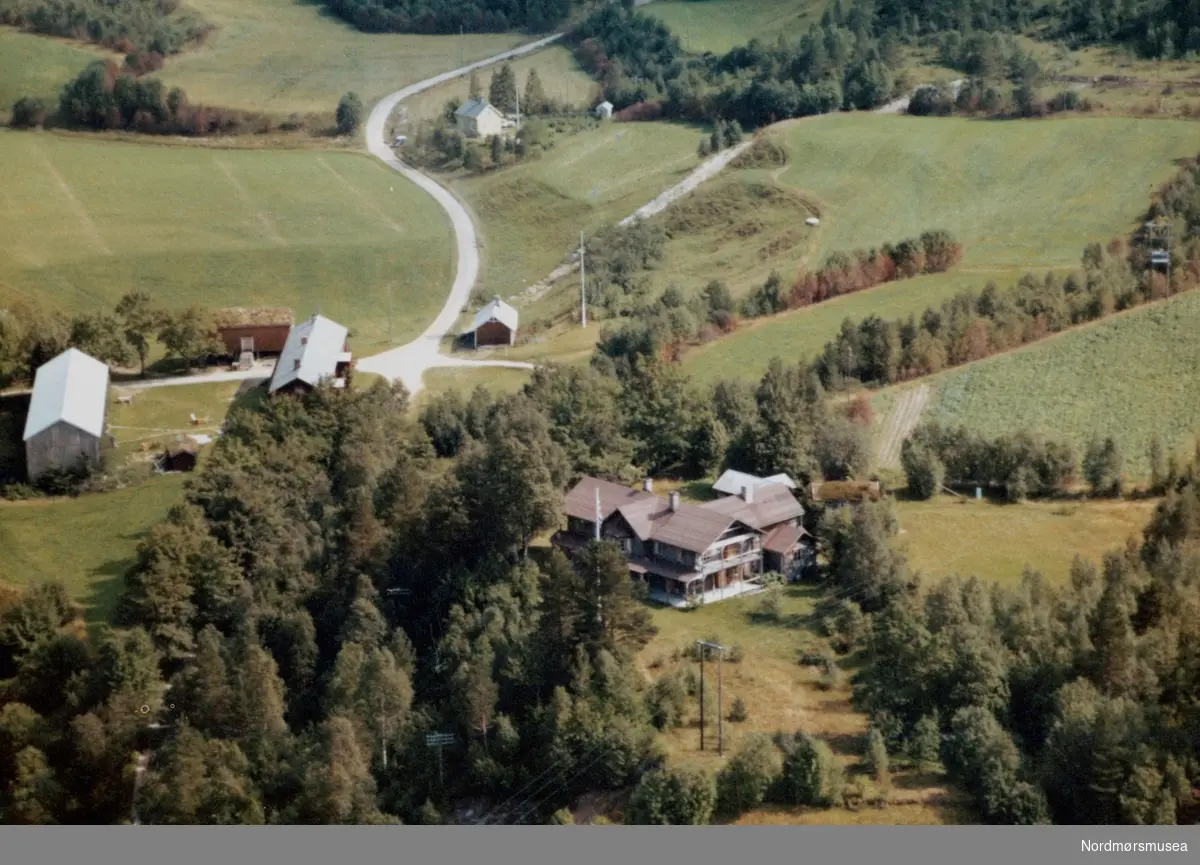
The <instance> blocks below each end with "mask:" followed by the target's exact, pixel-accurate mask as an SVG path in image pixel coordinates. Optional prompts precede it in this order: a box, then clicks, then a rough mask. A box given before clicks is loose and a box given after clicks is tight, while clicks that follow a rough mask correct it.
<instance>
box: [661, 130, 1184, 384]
mask: <svg viewBox="0 0 1200 865" xmlns="http://www.w3.org/2000/svg"><path fill="white" fill-rule="evenodd" d="M775 134H777V135H781V136H783V138H784V140H785V143H786V145H787V147H788V149H789V151H790V154H791V161H790V163H789V165H788V167H787V169H786V170H784V171H783V172H781V173H780V174H779V181H780V182H781V183H784V184H787V185H790V186H792V187H793V188H795V189H796V190H797V191H799V192H800V193H801V194H802V195H804V197H805V198H806V199H807V200H809V201H812V202H813V203H815V204H816V205H817V206H818V207H819V208H820V210H821V226H820V229H819V231H818V232H816V233H815V236H814V239H813V241H812V242H813V252H812V253H811V255H810V258H809V266H810V267H816V266H819V265H820V264H821V263H822V262H823V261H824V259H825V258H826V257H827V256H828V255H829V253H831V252H834V251H837V250H852V249H855V248H867V247H871V246H878V245H879V244H881V243H883V242H885V241H898V240H902V239H904V238H907V237H914V236H916V235H919V234H920V233H921V232H922V231H926V230H928V229H933V228H945V229H948V230H950V231H952V232H954V234H955V235H956V236H957V237H958V239H959V240H960V241H961V242H962V243H963V245H964V256H963V262H962V264H960V265H959V266H958V267H956V268H955V269H954V270H953V271H951V272H950V273H947V274H938V275H935V276H928V277H922V278H919V279H914V280H908V281H903V282H897V283H892V284H890V285H886V286H882V287H879V288H876V289H873V290H870V291H866V292H860V293H858V294H855V295H851V296H849V297H846V298H843V299H841V300H839V301H834V302H833V303H832V304H819V305H817V306H816V307H813V308H811V309H807V310H800V311H797V312H793V313H789V314H785V315H782V316H778V317H775V318H772V319H768V320H766V321H763V322H760V323H755V324H754V325H752V326H750V327H746V328H743V329H742V330H740V331H739V332H738V333H735V334H733V335H732V336H730V337H727V338H725V339H722V340H720V341H718V342H715V343H711V344H709V345H707V346H704V347H703V348H700V349H697V350H693V351H691V352H689V354H688V355H687V356H686V357H685V359H684V362H685V365H686V366H687V367H688V368H689V369H690V370H691V371H692V372H693V373H694V374H695V375H696V376H697V377H699V378H702V379H712V378H716V377H720V376H728V375H742V376H746V377H757V376H759V375H761V373H762V371H763V369H765V368H766V365H767V363H768V362H769V361H770V359H771V358H772V357H774V356H776V355H779V356H783V357H785V358H788V359H790V360H800V359H807V358H811V357H812V356H813V355H815V354H816V353H818V352H819V351H820V350H821V347H822V346H823V345H824V343H825V342H826V341H827V340H828V339H830V338H831V337H832V336H833V335H834V334H835V333H836V331H837V328H838V327H839V326H840V324H841V322H842V320H843V319H845V318H846V317H850V318H851V319H855V320H858V319H861V318H863V317H864V316H866V315H869V314H872V313H875V314H879V315H883V316H885V317H895V316H900V315H907V314H910V313H919V312H920V311H921V310H923V309H924V308H925V307H926V306H928V305H930V304H931V303H933V304H936V303H939V302H940V301H941V300H943V299H944V298H946V297H949V296H951V295H953V294H954V293H956V292H957V291H958V290H961V289H967V288H980V287H982V286H983V284H985V283H986V282H987V281H988V280H989V279H993V280H995V281H996V282H997V283H998V284H1001V285H1003V284H1005V283H1006V282H1007V283H1011V282H1013V281H1015V280H1016V279H1018V278H1019V277H1020V275H1021V274H1023V273H1024V272H1026V271H1028V270H1033V271H1035V272H1040V271H1044V270H1047V269H1050V268H1071V267H1074V266H1075V265H1076V264H1077V263H1078V262H1079V258H1080V254H1081V253H1082V251H1083V248H1084V246H1085V245H1086V244H1087V243H1089V242H1092V241H1105V240H1108V239H1109V238H1111V237H1113V236H1114V235H1123V234H1125V233H1126V232H1127V231H1128V230H1129V229H1130V228H1131V227H1132V224H1133V222H1134V220H1136V218H1137V216H1138V215H1139V213H1140V212H1142V210H1143V209H1144V208H1145V206H1146V205H1147V203H1148V202H1149V199H1150V196H1151V194H1152V193H1153V191H1154V189H1156V188H1157V187H1158V185H1159V184H1160V183H1162V182H1163V181H1165V180H1166V179H1167V178H1168V177H1170V176H1171V175H1172V174H1173V173H1174V171H1175V170H1176V166H1175V160H1177V159H1179V158H1180V157H1184V156H1190V155H1194V151H1195V150H1196V144H1195V137H1194V127H1192V126H1191V125H1190V124H1188V123H1184V122H1177V121H1158V120H1132V119H1127V118H1071V119H1061V120H1044V121H1028V122H1013V123H1001V122H987V121H972V120H964V119H936V120H935V119H929V118H916V117H886V116H878V115H867V114H849V115H835V116H828V117H822V118H815V119H811V120H805V121H799V122H793V123H789V124H785V125H784V126H782V128H781V129H780V130H779V131H778V132H776V133H775ZM1101 178H1102V179H1103V180H1102V181H1101V180H1100V179H1101ZM785 276H789V277H791V276H794V274H788V275H785Z"/></svg>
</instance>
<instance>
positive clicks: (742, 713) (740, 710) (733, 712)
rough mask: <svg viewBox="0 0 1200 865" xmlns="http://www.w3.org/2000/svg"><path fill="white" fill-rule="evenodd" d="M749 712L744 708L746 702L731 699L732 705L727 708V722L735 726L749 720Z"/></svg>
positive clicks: (739, 699) (737, 698) (735, 698)
mask: <svg viewBox="0 0 1200 865" xmlns="http://www.w3.org/2000/svg"><path fill="white" fill-rule="evenodd" d="M749 718H750V711H749V710H748V709H747V708H746V701H745V700H743V699H742V698H741V697H734V698H733V705H732V706H730V708H729V720H730V721H732V722H733V723H735V724H740V723H741V722H743V721H746V720H749Z"/></svg>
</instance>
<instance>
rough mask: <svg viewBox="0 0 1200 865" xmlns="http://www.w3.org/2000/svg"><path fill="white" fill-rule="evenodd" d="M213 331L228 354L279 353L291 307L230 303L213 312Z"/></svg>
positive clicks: (284, 340) (287, 330)
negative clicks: (226, 307) (231, 304)
mask: <svg viewBox="0 0 1200 865" xmlns="http://www.w3.org/2000/svg"><path fill="white" fill-rule="evenodd" d="M213 320H214V323H215V324H216V326H217V335H218V336H219V337H220V339H221V342H222V343H224V345H225V352H226V354H227V355H229V356H230V357H234V358H237V357H241V356H242V353H243V352H247V351H249V352H252V353H253V354H255V355H263V354H279V353H280V352H282V351H283V347H284V345H286V344H287V338H288V333H289V332H291V329H292V324H293V318H292V311H291V310H290V309H286V308H283V307H232V308H229V309H218V310H216V311H215V312H214V313H213Z"/></svg>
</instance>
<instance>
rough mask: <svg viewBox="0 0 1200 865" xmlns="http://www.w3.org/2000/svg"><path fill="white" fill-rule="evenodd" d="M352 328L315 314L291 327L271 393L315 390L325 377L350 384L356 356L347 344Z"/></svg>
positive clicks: (341, 384)
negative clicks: (350, 373)
mask: <svg viewBox="0 0 1200 865" xmlns="http://www.w3.org/2000/svg"><path fill="white" fill-rule="evenodd" d="M347 336H349V331H348V330H347V329H346V328H345V327H343V326H342V325H340V324H338V323H337V322H336V321H331V320H330V319H328V318H325V316H323V315H314V316H313V317H312V318H310V319H308V320H307V321H303V322H301V323H300V324H298V325H296V326H295V327H293V328H292V329H291V332H290V333H288V338H287V342H286V343H285V344H284V346H283V351H282V352H280V355H279V361H278V362H277V363H276V364H275V372H274V373H272V374H271V386H270V393H272V394H275V393H292V392H296V391H306V390H312V389H313V388H315V387H316V386H317V385H318V384H320V383H321V381H322V380H324V379H329V380H331V381H332V382H333V386H334V387H345V386H346V379H345V375H346V370H348V369H349V368H350V364H351V362H352V360H353V358H352V357H351V354H350V352H349V350H348V347H347V345H346V338H347Z"/></svg>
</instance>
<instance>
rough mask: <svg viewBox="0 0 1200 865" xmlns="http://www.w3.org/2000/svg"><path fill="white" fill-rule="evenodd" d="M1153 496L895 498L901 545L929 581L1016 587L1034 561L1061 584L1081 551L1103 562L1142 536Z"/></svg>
mask: <svg viewBox="0 0 1200 865" xmlns="http://www.w3.org/2000/svg"><path fill="white" fill-rule="evenodd" d="M1156 504H1157V502H1156V501H1153V500H1139V501H1120V502H1110V501H1091V502H1075V501H1068V502H1024V503H1022V504H1005V503H998V502H993V501H989V500H987V499H984V500H983V501H974V500H970V499H961V498H957V497H954V496H949V495H942V496H939V497H937V498H935V499H932V500H930V501H926V502H916V501H905V500H900V501H898V502H897V503H896V516H897V518H898V519H899V523H900V530H901V534H899V535H898V536H897V537H896V540H895V544H896V548H897V549H899V550H900V551H901V552H903V553H904V555H905V557H906V558H907V559H908V564H909V568H910V569H911V570H913V571H920V572H921V575H922V579H923V581H924V582H925V583H930V582H935V581H937V580H940V579H941V578H942V577H946V576H950V575H958V576H960V577H963V578H967V577H978V578H979V579H980V580H983V581H984V582H989V583H991V582H996V583H1001V584H1004V585H1007V586H1016V585H1019V584H1020V582H1021V574H1022V571H1023V570H1024V569H1025V567H1026V566H1027V565H1028V566H1029V567H1031V568H1034V569H1035V570H1038V571H1040V572H1041V573H1042V575H1043V576H1044V577H1046V579H1047V580H1048V581H1049V582H1051V583H1053V584H1056V585H1065V584H1067V583H1068V582H1069V578H1070V573H1071V562H1072V561H1073V560H1074V558H1075V556H1076V555H1080V556H1083V557H1084V558H1085V559H1090V560H1092V561H1094V562H1099V561H1100V559H1101V558H1102V557H1103V556H1104V554H1105V553H1107V552H1110V551H1112V550H1114V549H1118V548H1120V547H1121V546H1122V545H1123V544H1124V543H1125V540H1126V538H1129V537H1133V536H1136V535H1139V534H1140V533H1141V531H1142V529H1143V528H1144V527H1145V525H1146V523H1147V522H1148V521H1149V520H1150V515H1151V514H1152V513H1153V511H1154V507H1155V505H1156Z"/></svg>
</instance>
